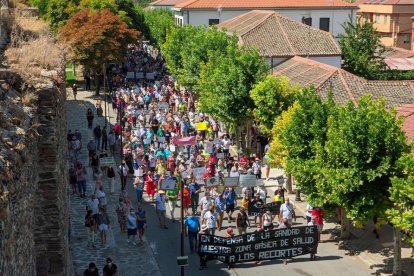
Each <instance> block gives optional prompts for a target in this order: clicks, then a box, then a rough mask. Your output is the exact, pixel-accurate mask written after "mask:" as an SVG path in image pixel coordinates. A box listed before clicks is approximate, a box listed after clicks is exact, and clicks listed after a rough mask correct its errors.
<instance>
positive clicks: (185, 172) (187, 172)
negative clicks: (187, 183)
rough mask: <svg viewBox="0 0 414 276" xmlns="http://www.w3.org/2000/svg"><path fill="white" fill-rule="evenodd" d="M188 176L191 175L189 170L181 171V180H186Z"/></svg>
mask: <svg viewBox="0 0 414 276" xmlns="http://www.w3.org/2000/svg"><path fill="white" fill-rule="evenodd" d="M190 175H191V170H185V171H183V172H182V173H181V177H182V178H183V179H186V178H188V177H189V176H190Z"/></svg>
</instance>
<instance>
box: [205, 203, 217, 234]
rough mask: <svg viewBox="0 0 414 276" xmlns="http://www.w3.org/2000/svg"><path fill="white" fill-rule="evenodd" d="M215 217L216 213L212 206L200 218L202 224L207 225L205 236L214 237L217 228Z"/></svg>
mask: <svg viewBox="0 0 414 276" xmlns="http://www.w3.org/2000/svg"><path fill="white" fill-rule="evenodd" d="M217 217H218V216H217V213H216V212H215V211H214V206H210V208H209V210H208V211H207V212H206V213H205V214H204V216H202V218H203V224H205V225H207V230H206V233H207V234H210V235H213V236H214V234H215V232H216V227H217Z"/></svg>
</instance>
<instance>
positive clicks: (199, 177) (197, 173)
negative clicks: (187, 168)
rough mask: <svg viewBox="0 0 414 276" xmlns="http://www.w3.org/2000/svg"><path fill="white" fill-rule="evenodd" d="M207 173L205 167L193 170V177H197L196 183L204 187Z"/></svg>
mask: <svg viewBox="0 0 414 276" xmlns="http://www.w3.org/2000/svg"><path fill="white" fill-rule="evenodd" d="M205 172H206V168H205V167H200V168H193V175H194V176H195V178H196V181H197V183H198V184H202V185H204V180H203V176H204V174H205Z"/></svg>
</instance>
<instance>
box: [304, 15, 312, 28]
mask: <svg viewBox="0 0 414 276" xmlns="http://www.w3.org/2000/svg"><path fill="white" fill-rule="evenodd" d="M302 23H303V24H306V25H308V26H312V17H302Z"/></svg>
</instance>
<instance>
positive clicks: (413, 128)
mask: <svg viewBox="0 0 414 276" xmlns="http://www.w3.org/2000/svg"><path fill="white" fill-rule="evenodd" d="M397 114H398V115H400V116H403V117H404V118H405V119H404V124H403V129H404V131H405V133H406V134H407V138H408V140H409V141H414V103H411V104H406V105H403V106H400V107H398V108H397Z"/></svg>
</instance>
